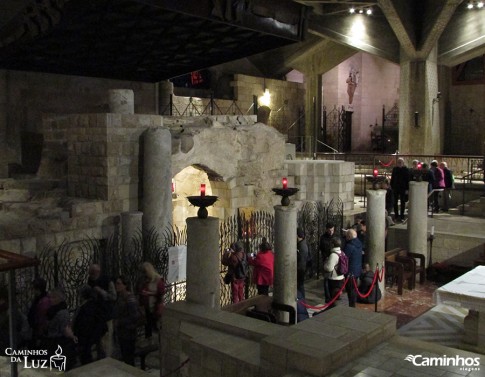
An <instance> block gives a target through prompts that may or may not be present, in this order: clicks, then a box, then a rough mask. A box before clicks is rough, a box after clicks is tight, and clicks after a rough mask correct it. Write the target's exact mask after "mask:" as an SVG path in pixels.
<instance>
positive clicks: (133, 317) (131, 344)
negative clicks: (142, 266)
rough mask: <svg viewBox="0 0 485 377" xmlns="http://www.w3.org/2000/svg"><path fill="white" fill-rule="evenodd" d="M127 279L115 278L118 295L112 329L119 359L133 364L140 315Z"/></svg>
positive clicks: (122, 277)
mask: <svg viewBox="0 0 485 377" xmlns="http://www.w3.org/2000/svg"><path fill="white" fill-rule="evenodd" d="M129 286H130V285H129V283H128V280H127V279H126V278H125V277H124V276H120V277H118V278H117V279H116V283H115V287H116V293H117V295H118V297H117V299H116V302H115V305H114V310H113V319H114V330H115V336H116V339H117V340H118V345H119V347H120V352H121V359H122V360H123V361H124V362H125V363H126V364H130V365H135V343H136V329H137V325H138V319H139V317H140V314H139V311H138V302H137V301H136V298H135V296H134V295H133V293H132V292H131V291H130V290H129Z"/></svg>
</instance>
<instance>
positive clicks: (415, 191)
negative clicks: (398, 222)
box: [408, 181, 429, 263]
mask: <svg viewBox="0 0 485 377" xmlns="http://www.w3.org/2000/svg"><path fill="white" fill-rule="evenodd" d="M408 213H409V219H408V237H409V243H408V244H409V251H410V252H412V253H419V254H423V255H425V256H426V263H427V262H428V260H429V255H428V182H415V181H412V182H409V208H408Z"/></svg>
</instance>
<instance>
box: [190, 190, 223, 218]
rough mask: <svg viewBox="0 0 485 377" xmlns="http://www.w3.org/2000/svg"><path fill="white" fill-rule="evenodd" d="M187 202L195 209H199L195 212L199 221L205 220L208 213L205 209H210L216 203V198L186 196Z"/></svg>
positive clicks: (209, 196)
mask: <svg viewBox="0 0 485 377" xmlns="http://www.w3.org/2000/svg"><path fill="white" fill-rule="evenodd" d="M187 199H188V201H189V202H190V204H192V205H193V206H195V207H200V208H199V210H198V211H197V217H198V218H199V219H207V216H208V215H209V212H207V207H210V206H211V205H213V204H214V203H215V202H216V201H217V196H213V195H205V196H201V195H194V196H187Z"/></svg>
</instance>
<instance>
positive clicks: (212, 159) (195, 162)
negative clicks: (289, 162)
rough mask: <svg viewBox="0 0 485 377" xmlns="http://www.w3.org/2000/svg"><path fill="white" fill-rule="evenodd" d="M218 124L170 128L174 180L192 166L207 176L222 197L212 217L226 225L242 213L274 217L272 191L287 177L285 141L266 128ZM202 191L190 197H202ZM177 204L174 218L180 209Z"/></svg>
mask: <svg viewBox="0 0 485 377" xmlns="http://www.w3.org/2000/svg"><path fill="white" fill-rule="evenodd" d="M215 118H216V117H214V118H205V119H203V120H198V121H199V122H200V124H194V123H192V124H181V123H180V122H175V123H174V124H173V125H172V126H171V125H169V124H166V125H167V126H168V127H169V128H170V130H171V132H172V177H173V178H175V177H176V175H177V174H179V173H180V172H182V171H183V170H184V169H185V168H187V167H189V166H190V167H192V168H193V169H196V170H197V169H198V170H199V171H203V172H204V173H205V174H207V185H208V186H207V187H208V190H209V187H210V193H211V194H212V195H216V196H218V197H219V200H218V202H217V203H216V205H215V206H214V208H213V209H212V213H213V216H216V217H219V218H222V219H223V218H225V217H227V216H232V215H234V214H236V213H237V211H238V210H239V209H241V208H253V209H258V210H269V211H272V210H273V206H274V205H275V204H277V203H278V200H277V198H275V196H274V194H273V192H272V191H271V189H272V187H275V186H276V185H280V182H281V177H282V176H283V174H285V176H286V173H283V172H284V171H285V170H286V168H285V166H284V161H285V153H286V150H285V138H284V135H282V134H281V133H279V132H278V131H277V130H276V129H274V128H272V127H268V126H266V125H264V124H262V123H256V124H253V125H244V124H238V123H237V122H235V123H234V122H231V121H230V119H227V118H224V117H222V118H224V119H220V118H217V119H215ZM222 121H225V122H227V123H222ZM167 123H168V122H167ZM182 139H183V142H182ZM187 146H190V147H187ZM200 183H201V182H199V184H198V185H197V187H200V186H199V185H200ZM197 187H196V186H195V185H194V186H193V188H192V191H193V192H192V193H191V195H196V194H198V192H199V190H198V189H197ZM208 192H209V191H207V194H208ZM176 200H180V199H178V198H177V199H176ZM173 204H174V214H175V213H176V211H177V209H176V208H175V206H176V204H181V203H173ZM209 213H211V212H210V211H209ZM174 222H175V221H174Z"/></svg>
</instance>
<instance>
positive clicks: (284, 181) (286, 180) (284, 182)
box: [281, 177, 288, 189]
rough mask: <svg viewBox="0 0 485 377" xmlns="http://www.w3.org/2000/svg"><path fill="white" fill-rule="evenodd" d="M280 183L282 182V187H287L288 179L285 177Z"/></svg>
mask: <svg viewBox="0 0 485 377" xmlns="http://www.w3.org/2000/svg"><path fill="white" fill-rule="evenodd" d="M281 183H283V188H284V189H286V188H288V179H286V177H285V178H283V179H282V180H281Z"/></svg>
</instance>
